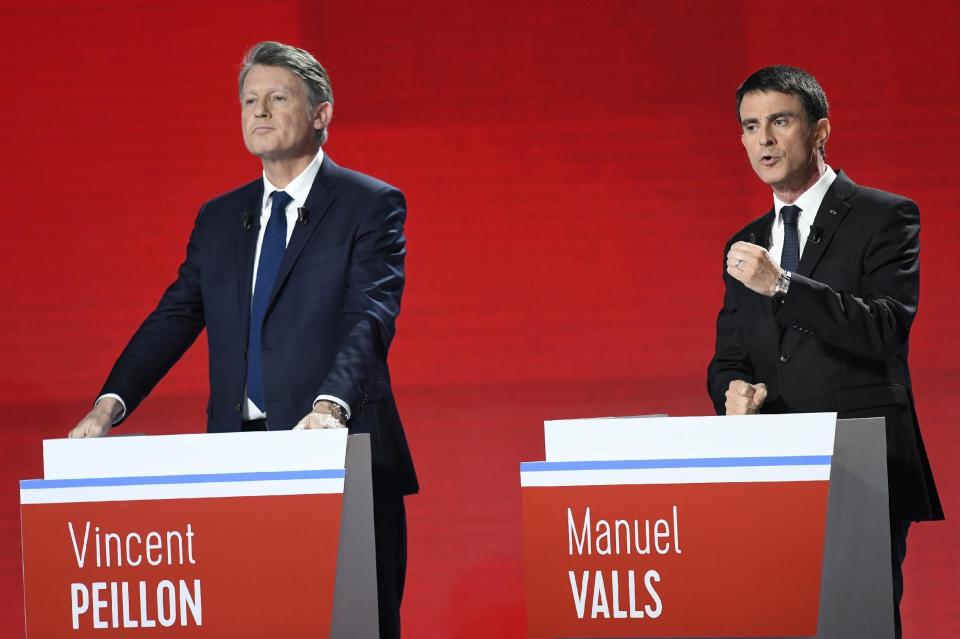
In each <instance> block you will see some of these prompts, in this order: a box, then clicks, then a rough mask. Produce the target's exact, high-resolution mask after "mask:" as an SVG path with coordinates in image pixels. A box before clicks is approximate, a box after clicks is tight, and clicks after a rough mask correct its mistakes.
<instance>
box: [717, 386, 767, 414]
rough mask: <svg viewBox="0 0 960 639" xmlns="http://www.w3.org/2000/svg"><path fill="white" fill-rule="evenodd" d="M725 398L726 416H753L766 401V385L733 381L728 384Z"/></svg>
mask: <svg viewBox="0 0 960 639" xmlns="http://www.w3.org/2000/svg"><path fill="white" fill-rule="evenodd" d="M726 396H727V402H726V404H725V407H726V409H727V415H755V414H756V413H757V411H758V410H760V407H761V406H763V402H764V400H766V399H767V385H766V384H748V383H747V382H745V381H743V380H742V379H735V380H733V381H732V382H730V386H729V387H728V388H727V393H726Z"/></svg>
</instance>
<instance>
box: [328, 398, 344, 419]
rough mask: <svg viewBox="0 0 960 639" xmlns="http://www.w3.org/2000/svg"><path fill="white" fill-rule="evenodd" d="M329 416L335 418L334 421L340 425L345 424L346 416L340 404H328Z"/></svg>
mask: <svg viewBox="0 0 960 639" xmlns="http://www.w3.org/2000/svg"><path fill="white" fill-rule="evenodd" d="M330 414H332V415H333V416H334V418H336V420H337V421H338V422H340V423H341V424H346V423H347V415H346V413H345V412H344V410H343V406H341V405H340V404H338V403H336V402H330Z"/></svg>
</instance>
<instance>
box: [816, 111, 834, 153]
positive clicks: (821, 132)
mask: <svg viewBox="0 0 960 639" xmlns="http://www.w3.org/2000/svg"><path fill="white" fill-rule="evenodd" d="M813 138H814V140H815V141H816V144H817V149H818V150H820V151H822V150H823V147H825V146H827V140H829V139H830V120H828V119H827V118H820V119H819V120H817V124H816V126H815V127H814V129H813Z"/></svg>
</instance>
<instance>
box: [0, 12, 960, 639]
mask: <svg viewBox="0 0 960 639" xmlns="http://www.w3.org/2000/svg"><path fill="white" fill-rule="evenodd" d="M11 4H12V3H4V7H3V9H2V20H0V38H2V41H3V43H4V58H5V61H6V63H7V64H6V67H5V69H6V72H5V74H6V76H5V77H7V79H8V80H9V81H10V82H9V84H8V87H9V88H10V91H8V92H7V93H6V94H5V95H4V98H3V99H2V100H0V115H2V122H3V124H4V125H5V126H4V135H3V143H2V144H3V147H2V151H3V152H2V154H0V157H2V159H0V162H2V163H3V167H2V168H3V171H2V175H3V177H2V179H3V183H4V186H5V188H4V189H3V196H4V197H3V200H4V204H3V210H4V211H5V216H4V220H5V222H6V227H5V230H6V239H7V241H6V242H5V243H4V244H5V249H4V250H3V251H2V254H0V261H2V269H3V270H2V272H3V277H2V278H0V299H2V300H3V305H2V307H0V335H2V338H0V339H2V353H3V362H4V366H3V369H2V370H0V389H2V390H0V393H2V395H0V407H2V409H3V414H4V416H5V419H4V420H3V422H2V425H0V429H2V430H0V434H2V437H3V441H4V445H3V447H2V451H3V452H2V453H0V455H2V458H0V462H2V463H0V628H3V629H4V630H3V631H2V634H3V635H4V636H11V637H16V636H20V635H21V634H22V627H23V626H22V624H23V621H22V609H21V583H20V582H21V576H20V546H19V520H18V506H17V501H18V494H17V485H16V483H15V482H16V480H17V479H21V478H32V477H39V476H40V475H41V472H42V470H41V449H40V442H41V440H42V439H44V438H49V437H56V436H62V435H63V434H65V433H66V431H67V430H68V428H70V427H71V426H72V425H73V424H74V423H75V422H76V421H77V419H79V417H80V416H82V414H83V413H84V412H85V411H86V410H87V409H88V406H89V403H90V401H91V398H92V396H93V395H94V394H95V393H96V391H97V390H98V389H99V385H100V383H101V381H102V379H103V378H104V376H105V375H106V373H107V371H108V370H109V367H110V365H111V363H112V361H113V359H114V358H115V357H116V355H117V354H118V352H119V350H120V349H121V348H122V346H123V345H124V344H125V342H126V340H127V339H128V338H129V336H130V334H131V333H132V331H133V330H134V328H135V327H136V325H137V324H138V322H139V321H140V319H142V317H143V316H144V315H145V313H146V312H147V311H148V310H149V309H150V308H151V307H152V305H153V304H154V303H155V302H156V300H157V298H158V296H159V295H160V292H161V291H162V289H163V288H164V286H165V285H166V284H167V283H168V282H169V280H170V279H171V278H172V277H173V275H174V271H175V268H176V265H177V264H178V263H179V261H180V259H181V257H182V254H183V247H184V245H185V240H186V237H187V234H188V232H189V230H190V228H191V224H192V220H193V217H194V215H195V214H196V211H197V209H198V207H199V205H200V204H201V202H203V201H204V200H205V199H207V198H209V197H211V196H213V195H215V194H217V193H219V192H222V191H224V190H226V189H228V188H231V187H233V186H235V185H238V184H240V183H242V182H245V181H247V180H249V179H251V178H252V177H254V176H255V175H257V172H258V163H257V161H256V160H255V159H254V158H251V157H250V156H248V155H247V154H246V152H245V150H244V148H243V145H242V142H241V136H240V127H239V124H240V121H239V110H238V105H237V99H236V95H235V73H236V71H237V69H238V65H239V60H240V57H241V55H242V53H243V51H244V50H245V49H246V48H247V47H248V46H249V45H250V44H252V43H254V42H256V41H258V40H262V39H278V40H281V41H287V42H292V43H295V44H299V45H301V46H305V47H306V48H308V49H310V50H311V51H313V52H315V53H316V54H317V56H318V57H319V58H320V60H321V61H323V62H324V64H325V65H326V66H327V67H328V69H329V70H330V73H331V76H332V80H333V86H334V91H335V95H336V99H337V102H336V112H335V118H334V122H333V127H332V129H331V138H330V142H329V145H328V147H327V150H328V152H329V153H330V154H331V156H333V157H334V158H335V159H336V160H337V161H338V162H339V163H341V164H344V165H346V166H350V167H352V168H356V169H359V170H361V171H365V172H368V173H371V174H373V175H376V176H378V177H381V178H383V179H385V180H387V181H389V182H392V183H394V184H396V185H398V186H400V187H401V188H403V189H404V190H405V192H406V193H407V196H408V199H409V205H410V216H409V225H408V237H409V249H410V253H409V262H408V275H409V284H408V289H407V292H406V295H405V297H404V309H403V313H402V315H401V317H400V322H399V337H398V339H397V341H396V343H395V346H394V349H393V351H392V355H391V357H392V366H393V372H394V375H393V377H394V379H395V382H396V390H397V396H398V401H399V404H400V409H401V413H402V414H403V416H404V419H405V422H406V425H407V431H408V435H409V438H410V440H411V444H412V446H413V450H414V454H415V456H416V461H417V464H418V469H419V472H420V475H421V481H422V484H423V486H424V490H423V493H422V494H421V495H419V496H417V497H415V498H412V499H410V500H409V501H408V509H409V518H410V570H409V575H408V585H409V588H408V591H407V596H406V598H405V601H404V618H405V626H406V629H407V631H408V634H409V636H411V637H444V638H451V637H474V636H498V637H520V636H522V632H523V627H524V623H523V614H524V613H523V599H522V577H521V564H520V539H521V535H520V524H519V520H520V504H519V481H518V465H517V464H518V462H519V461H521V460H535V459H542V455H543V445H542V427H541V422H542V420H543V419H547V418H557V417H582V416H595V415H603V414H639V413H645V412H668V413H670V414H679V415H684V414H707V413H709V412H710V410H711V407H710V404H709V402H708V400H707V397H706V393H705V390H704V370H705V366H706V363H707V360H708V359H709V357H710V355H711V351H712V339H713V319H714V315H715V312H716V310H717V308H718V306H719V303H720V296H721V282H720V265H721V257H722V256H721V253H722V247H723V244H724V241H725V240H726V239H727V237H728V236H729V235H730V234H731V233H732V232H733V231H734V230H735V229H736V228H739V227H740V226H741V225H742V224H743V223H745V222H746V221H747V220H749V219H751V218H752V217H754V216H756V215H757V214H758V213H760V212H761V211H763V210H765V209H766V208H767V207H768V206H769V203H770V193H769V189H767V188H765V187H764V186H763V185H761V184H760V183H759V182H758V181H757V179H756V178H755V177H754V175H753V172H752V171H751V170H750V168H749V166H748V164H747V162H746V160H745V157H744V153H743V150H742V148H741V147H740V143H739V135H738V127H737V123H736V120H735V111H734V100H733V91H734V89H735V88H736V86H737V84H738V83H739V82H740V81H741V80H742V79H743V78H744V77H746V75H748V74H749V73H750V72H751V71H752V70H754V69H756V68H758V67H760V66H763V65H767V64H772V63H790V64H796V65H799V66H803V67H805V68H807V69H809V70H810V71H812V72H813V73H814V74H815V75H816V76H817V77H818V78H819V79H820V81H821V83H822V84H823V86H824V87H825V88H826V90H827V93H828V95H829V97H830V100H831V103H832V104H833V112H832V117H831V120H832V122H833V131H834V134H833V138H832V139H831V141H830V144H829V161H830V163H831V164H832V165H833V166H834V167H835V168H843V169H844V170H846V171H847V172H848V173H849V175H850V176H851V177H852V178H853V179H854V180H855V181H859V182H861V183H864V184H869V185H871V186H876V187H880V188H884V189H887V190H891V191H897V192H900V193H905V194H907V195H909V196H911V197H912V198H914V199H915V200H916V201H917V202H918V203H919V204H920V207H921V211H922V215H923V229H924V230H923V236H922V237H923V296H922V303H921V307H920V309H921V310H920V315H919V319H918V321H917V323H916V324H915V326H914V334H913V340H912V342H913V348H912V352H911V360H912V368H913V371H914V381H915V387H916V395H917V399H918V404H919V413H920V418H921V422H922V424H923V430H924V435H925V437H926V441H927V447H928V450H929V451H930V456H931V459H932V462H933V467H934V471H935V473H936V477H937V481H938V483H939V486H940V491H941V495H942V497H943V501H944V506H945V508H946V509H947V512H948V516H949V515H951V514H952V515H953V516H954V517H956V516H958V515H957V513H958V512H960V510H958V509H960V503H958V500H960V470H958V467H957V465H956V464H955V463H952V462H953V459H954V458H955V457H956V456H957V455H958V454H960V439H958V436H957V432H958V431H957V429H956V428H954V423H955V421H956V419H955V417H954V416H953V413H954V412H955V410H956V408H955V406H954V405H953V404H954V402H955V401H956V399H957V397H958V393H957V391H958V381H957V379H958V377H957V354H958V348H957V341H958V338H957V332H956V330H955V328H954V326H953V322H952V321H951V320H952V319H953V318H955V317H956V316H957V315H958V313H960V301H958V298H957V296H956V294H955V293H954V291H955V289H956V286H955V284H954V282H953V277H952V273H953V271H954V270H955V261H954V260H953V257H955V254H956V248H955V246H954V245H953V244H952V242H951V241H950V239H949V237H950V233H951V225H952V224H955V222H956V210H957V202H958V201H960V187H958V180H957V175H958V174H960V160H958V157H957V155H956V149H957V148H958V145H960V123H958V122H960V121H958V119H957V118H956V112H957V106H956V105H957V104H958V103H960V47H958V44H957V43H958V42H960V9H958V7H957V4H956V3H955V2H952V1H950V0H943V1H941V2H913V3H909V5H904V4H903V3H899V2H896V3H894V2H877V1H875V0H874V1H865V0H863V1H856V2H846V3H842V4H840V3H827V2H822V3H821V2H818V3H812V4H811V3H808V4H806V5H803V6H799V5H798V6H777V7H776V8H774V7H772V6H771V5H770V4H769V3H764V2H759V1H755V0H749V1H748V0H743V1H740V2H724V3H701V2H674V3H663V2H633V1H626V0H624V1H604V2H591V3H584V2H560V1H557V0H553V1H546V0H544V1H537V2H523V3H516V2H507V1H506V0H486V1H484V2H478V1H470V2H458V3H449V2H440V1H437V2H423V1H414V2H404V3H395V2H352V3H336V2H307V1H306V0H300V1H297V0H285V1H277V2H271V3H267V4H266V5H265V4H264V3H261V2H252V1H250V0H235V1H234V2H232V3H229V6H227V5H222V3H210V5H209V6H208V7H206V8H205V7H204V6H203V5H201V4H198V3H197V2H195V1H190V2H188V1H186V0H164V1H162V2H160V1H144V2H137V3H131V2H127V1H123V0H86V1H84V2H79V1H75V0H60V1H54V0H33V1H32V2H30V3H21V4H18V5H17V6H16V7H12V6H10V5H11ZM205 393H206V354H205V347H204V346H203V345H202V344H199V345H198V347H195V348H194V349H193V350H192V351H191V352H190V353H189V354H188V355H187V356H186V357H185V359H184V361H183V362H182V363H181V365H180V366H179V367H178V368H176V369H175V371H174V372H173V373H172V374H171V375H170V376H168V378H167V379H166V380H165V381H164V382H163V383H162V384H161V385H160V387H158V389H157V391H156V392H155V393H154V394H153V396H151V398H150V399H148V400H147V401H146V402H145V403H144V405H143V406H142V407H141V409H140V410H139V412H138V413H137V414H136V415H135V417H134V418H133V419H132V420H131V421H130V422H129V425H128V426H126V427H125V428H127V429H129V430H130V431H137V432H146V433H169V432H192V431H201V430H202V429H203V406H204V401H205ZM955 522H956V519H954V520H952V521H948V522H946V523H938V524H924V525H920V526H916V527H915V528H914V530H913V531H912V533H911V537H910V542H911V545H910V552H909V555H908V559H907V564H906V597H905V600H904V617H905V626H906V631H907V633H908V636H921V637H955V636H960V611H958V610H957V606H956V601H958V599H960V578H958V576H957V575H958V574H960V550H958V543H957V542H958V539H960V534H958V532H960V526H958V525H957V524H956V523H955Z"/></svg>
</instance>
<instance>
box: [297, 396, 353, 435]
mask: <svg viewBox="0 0 960 639" xmlns="http://www.w3.org/2000/svg"><path fill="white" fill-rule="evenodd" d="M346 427H347V423H346V421H344V419H343V412H342V411H341V410H340V407H339V406H337V405H336V404H334V403H333V402H328V401H326V400H320V401H319V402H317V403H316V404H314V406H313V410H312V411H310V412H309V413H307V415H306V416H305V417H304V418H303V419H301V420H300V421H299V422H297V425H296V426H294V427H293V430H311V429H314V428H346Z"/></svg>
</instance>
